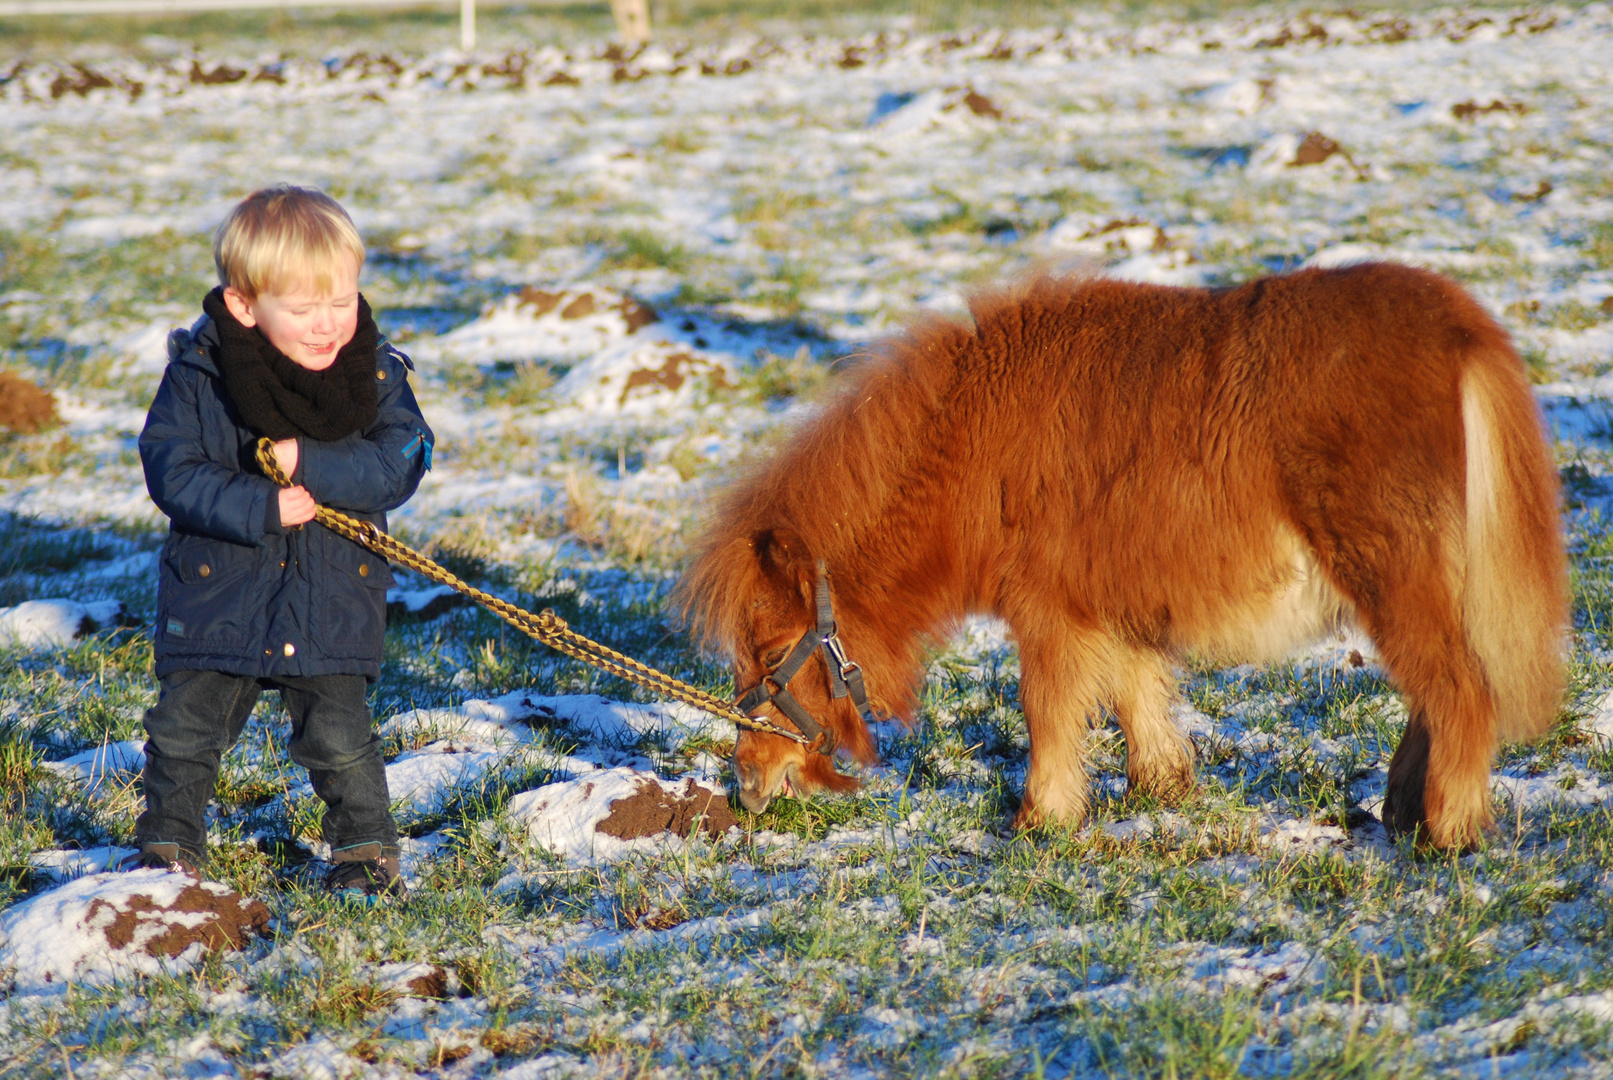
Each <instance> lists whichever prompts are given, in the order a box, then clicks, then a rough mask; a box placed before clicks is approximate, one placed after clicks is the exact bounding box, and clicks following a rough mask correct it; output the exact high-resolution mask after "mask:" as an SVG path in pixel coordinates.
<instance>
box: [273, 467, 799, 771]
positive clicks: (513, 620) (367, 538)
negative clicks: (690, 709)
mask: <svg viewBox="0 0 1613 1080" xmlns="http://www.w3.org/2000/svg"><path fill="white" fill-rule="evenodd" d="M257 457H258V465H259V467H260V468H262V469H263V475H265V476H267V477H268V478H269V479H270V480H273V481H274V482H275V483H276V484H279V485H280V486H281V487H290V486H291V478H290V477H289V476H287V475H286V474H285V471H284V470H282V469H281V468H280V462H279V461H277V460H276V459H275V456H274V442H273V440H270V439H266V438H265V439H259V440H258V452H257ZM314 520H315V521H317V522H319V523H320V524H321V525H323V526H325V527H326V528H327V529H330V530H331V531H332V532H335V533H339V534H340V535H342V536H345V537H346V538H347V539H349V540H351V541H353V542H354V543H356V544H362V545H363V546H364V547H367V548H369V549H370V550H371V551H373V552H375V553H376V554H377V555H379V556H381V557H382V558H383V559H386V560H388V561H389V562H394V563H397V564H398V565H399V566H402V567H405V568H407V569H409V570H412V571H414V572H415V573H417V574H420V575H421V576H422V577H428V578H430V579H431V580H432V581H436V582H439V583H441V584H443V585H447V586H448V587H449V588H451V589H453V590H455V591H456V592H461V593H464V594H465V595H466V596H468V597H470V598H471V599H472V600H474V601H476V602H477V603H478V604H481V605H482V606H483V607H485V608H487V609H488V610H489V611H491V612H492V613H493V614H495V615H497V616H498V617H499V618H501V619H503V620H504V621H505V622H507V623H509V624H510V625H511V626H513V627H515V628H516V629H517V630H519V631H521V632H522V633H523V634H526V635H527V636H528V637H532V638H536V639H537V640H538V641H539V642H541V643H542V644H544V645H547V646H549V648H551V649H554V650H555V651H556V652H560V653H564V654H565V655H566V656H569V657H571V658H572V659H573V660H581V661H582V662H583V663H585V664H589V665H591V666H593V667H596V668H599V669H600V670H601V671H605V672H609V673H610V674H612V675H615V676H617V677H618V678H622V679H626V680H627V681H628V682H632V683H637V684H638V685H639V686H642V687H644V688H645V689H647V690H651V691H653V692H655V693H657V694H661V695H664V696H666V697H670V698H673V699H675V700H677V701H681V702H683V703H684V704H686V705H693V706H694V707H695V708H697V709H700V710H702V711H703V712H708V713H711V714H712V715H713V716H720V717H722V718H723V719H724V720H727V721H729V722H730V723H733V724H736V725H738V726H739V727H745V728H750V729H751V730H753V731H765V732H767V733H768V734H769V735H782V736H783V737H784V738H786V739H790V740H793V741H795V742H798V743H805V742H806V741H807V740H806V739H805V738H804V737H803V736H801V735H800V734H798V733H796V732H794V731H786V730H784V729H783V728H781V727H778V726H777V725H775V724H771V723H769V722H768V721H766V720H762V719H759V718H757V717H752V716H746V715H745V714H744V713H742V712H740V711H739V710H737V709H735V708H734V706H733V704H732V703H731V702H728V701H724V700H723V699H722V698H720V697H717V696H716V695H714V694H708V693H707V692H706V691H704V690H702V689H700V688H699V687H697V686H690V685H689V684H688V683H686V682H683V681H681V680H679V679H675V678H673V677H672V676H671V675H668V674H666V673H665V672H662V671H657V670H656V669H655V668H652V667H650V666H649V665H648V664H642V663H640V662H639V661H637V660H634V659H633V658H632V657H630V656H624V655H623V654H622V653H619V652H617V651H616V650H615V649H612V648H610V647H609V646H606V645H601V644H600V643H599V642H597V641H594V640H591V639H590V638H586V637H584V636H583V635H581V634H579V633H577V631H575V630H573V629H572V628H571V627H570V626H568V625H567V624H566V620H564V619H562V618H561V617H560V616H558V615H556V614H555V613H554V612H552V611H547V610H546V611H544V612H542V613H541V614H536V615H534V614H533V613H532V612H530V611H525V610H523V609H521V608H518V607H516V606H515V605H514V604H512V603H510V602H509V601H507V600H500V599H499V598H498V597H496V596H494V595H493V594H492V593H488V592H483V591H482V590H481V589H478V588H476V587H475V586H474V585H471V584H469V583H468V582H466V581H463V580H461V579H460V578H458V577H455V576H454V575H453V574H452V573H451V572H450V571H448V570H446V569H444V568H443V567H441V566H439V565H437V564H436V563H434V562H432V561H431V560H430V559H428V558H426V557H425V556H424V555H422V554H420V553H419V552H418V551H415V550H414V549H413V548H410V547H408V546H407V545H405V544H403V543H401V542H400V541H398V540H396V539H394V538H393V537H391V536H389V535H388V534H386V533H384V532H382V531H381V530H380V529H379V528H378V527H376V526H375V525H373V524H371V523H370V522H368V521H359V520H358V519H357V518H351V517H348V516H347V515H346V514H344V513H342V512H341V511H340V510H332V509H331V508H330V507H328V506H316V507H315V508H314Z"/></svg>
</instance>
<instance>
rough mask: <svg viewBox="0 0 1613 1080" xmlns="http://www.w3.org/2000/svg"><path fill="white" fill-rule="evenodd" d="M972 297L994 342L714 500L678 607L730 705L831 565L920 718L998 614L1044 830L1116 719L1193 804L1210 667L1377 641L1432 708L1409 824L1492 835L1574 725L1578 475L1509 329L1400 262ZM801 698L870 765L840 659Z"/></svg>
mask: <svg viewBox="0 0 1613 1080" xmlns="http://www.w3.org/2000/svg"><path fill="white" fill-rule="evenodd" d="M971 308H972V314H973V317H974V326H973V328H970V327H968V326H965V325H961V324H959V323H955V322H951V321H946V320H942V319H930V320H926V321H922V322H919V323H917V324H916V325H914V326H913V327H912V328H911V329H910V330H909V331H908V333H907V334H906V335H905V336H903V337H901V338H898V339H896V340H894V341H892V342H890V343H888V344H887V345H886V346H885V347H884V348H883V349H882V350H880V351H879V353H878V354H877V355H876V356H874V357H873V358H872V359H869V360H867V361H865V362H864V363H862V364H861V365H859V366H858V367H856V368H854V369H853V370H852V371H851V372H850V373H849V374H848V375H847V376H845V377H844V378H843V380H842V383H841V386H840V387H839V390H838V393H837V394H836V395H835V396H834V397H833V398H832V400H831V401H830V402H829V403H828V404H827V406H826V407H825V408H824V410H823V412H822V414H821V415H820V416H819V417H818V418H816V419H815V420H813V421H811V422H809V423H807V424H805V425H803V427H802V428H801V429H800V430H798V431H797V432H796V433H795V434H794V436H793V437H792V439H791V440H790V441H789V442H788V444H787V445H786V446H785V447H784V448H783V450H782V451H781V452H780V453H779V454H778V455H777V456H776V457H775V458H774V459H773V460H772V461H770V462H769V463H767V464H766V465H765V466H763V467H761V468H760V469H758V470H756V471H754V472H753V473H752V474H751V475H749V476H747V477H745V478H743V479H742V480H740V481H739V482H738V483H737V484H735V486H734V487H733V488H732V489H731V490H730V491H729V492H728V493H727V495H726V496H725V498H724V499H723V500H722V501H721V503H720V505H719V506H718V508H717V509H716V512H715V514H714V518H713V520H714V522H715V523H714V524H713V525H712V526H711V528H710V529H709V531H708V532H707V533H706V535H705V536H704V537H703V538H702V540H701V541H700V542H699V544H698V545H697V547H696V554H695V556H694V558H693V561H692V563H691V565H690V567H689V570H688V572H687V574H686V575H685V577H684V579H683V581H682V583H681V585H680V603H681V604H682V607H683V610H684V611H685V613H686V614H687V615H688V616H689V618H690V619H691V620H692V621H693V622H694V623H695V624H696V625H697V626H698V628H699V630H700V631H701V633H702V634H703V637H704V640H705V641H706V642H707V643H708V644H710V645H712V646H714V647H717V648H719V649H721V650H723V651H725V652H727V653H728V654H729V655H730V656H732V658H733V660H734V664H735V678H736V685H737V686H738V687H739V688H740V689H745V688H747V687H749V686H751V685H753V684H754V683H755V682H756V681H757V680H758V679H759V678H760V677H761V675H762V673H763V672H764V671H765V670H766V667H767V665H768V664H769V663H770V662H772V655H770V654H773V655H776V654H777V652H778V650H779V649H780V648H781V647H783V646H787V645H789V644H791V643H793V641H794V640H795V638H796V637H798V636H799V635H800V634H801V633H802V632H804V631H805V630H806V629H807V628H808V627H809V626H810V625H811V624H812V605H811V588H812V580H813V576H814V570H813V568H814V566H815V564H816V562H817V560H820V559H821V560H824V561H825V562H826V564H827V566H828V569H829V575H830V581H831V584H832V587H833V591H834V599H835V605H836V614H837V616H838V618H839V622H840V629H841V637H842V639H843V640H844V642H845V644H846V647H847V649H848V651H849V652H850V654H851V656H852V657H853V659H855V660H857V661H858V662H860V663H861V664H862V665H863V666H864V669H865V671H866V673H867V681H868V686H869V691H870V695H871V696H872V697H873V698H874V700H875V703H876V705H878V706H879V707H881V708H883V709H884V710H886V711H888V712H890V713H892V714H894V715H896V716H899V717H901V718H903V719H911V717H912V715H913V709H914V705H915V692H916V690H917V686H918V681H919V679H920V677H921V669H920V663H921V655H922V650H923V649H924V647H925V646H926V645H927V644H928V643H930V642H932V641H934V640H936V639H937V638H940V637H943V636H944V635H946V634H947V633H948V632H949V631H950V630H951V629H952V628H953V627H955V626H956V624H957V622H958V620H959V619H960V618H961V617H963V616H964V615H966V614H969V613H987V614H991V615H996V616H999V617H1001V618H1003V619H1005V620H1006V621H1007V622H1008V623H1009V625H1010V626H1011V627H1012V629H1013V633H1014V636H1015V638H1016V640H1017V642H1018V646H1019V650H1020V659H1021V672H1022V675H1021V678H1022V681H1021V687H1020V697H1021V703H1022V705H1023V707H1024V711H1025V719H1026V724H1027V726H1028V728H1029V732H1030V743H1031V750H1030V765H1029V769H1028V772H1027V775H1026V781H1025V793H1024V801H1023V804H1022V808H1021V810H1020V814H1019V818H1018V821H1019V823H1020V824H1021V825H1032V824H1036V823H1040V822H1043V821H1050V820H1056V821H1064V822H1076V821H1079V820H1080V819H1081V818H1082V816H1083V815H1084V814H1085V811H1086V801H1087V795H1086V789H1087V776H1086V768H1085V756H1084V744H1085V738H1086V734H1087V731H1088V725H1089V723H1090V722H1091V720H1092V719H1093V717H1094V716H1095V715H1097V713H1098V710H1099V709H1100V708H1101V707H1103V706H1108V707H1109V708H1110V709H1112V710H1113V711H1114V713H1115V715H1116V717H1117V718H1118V719H1119V722H1120V725H1121V728H1122V731H1123V732H1124V734H1125V737H1126V741H1127V747H1128V759H1127V773H1128V776H1129V777H1130V780H1131V782H1132V783H1133V784H1134V785H1136V786H1137V787H1139V788H1141V789H1143V790H1148V791H1152V792H1154V793H1156V794H1158V795H1160V796H1162V797H1167V798H1168V797H1174V796H1178V795H1180V794H1182V793H1183V792H1185V791H1186V790H1188V789H1189V788H1190V787H1191V785H1192V783H1193V763H1192V753H1191V749H1190V746H1189V744H1188V743H1187V741H1186V740H1185V739H1184V738H1183V736H1182V735H1181V733H1180V732H1179V731H1178V730H1177V729H1176V727H1175V725H1174V724H1173V723H1172V722H1171V720H1170V718H1169V713H1168V710H1169V705H1170V703H1171V700H1172V696H1173V694H1174V692H1175V680H1174V675H1173V669H1174V666H1175V664H1176V663H1177V662H1178V661H1179V660H1180V658H1181V657H1182V656H1183V655H1184V654H1186V653H1188V652H1193V653H1199V654H1206V655H1211V656H1218V657H1223V658H1226V659H1228V660H1234V659H1260V658H1269V657H1272V656H1275V655H1280V654H1281V653H1282V652H1283V651H1285V650H1287V649H1289V648H1292V647H1293V646H1294V645H1297V644H1302V643H1303V642H1304V641H1306V640H1308V639H1314V638H1315V637H1316V636H1317V635H1318V634H1319V633H1321V632H1323V631H1325V630H1328V629H1330V628H1332V627H1334V626H1336V625H1337V624H1338V623H1340V622H1353V623H1355V624H1357V625H1359V626H1360V627H1361V628H1362V629H1364V630H1365V631H1366V632H1367V633H1368V634H1369V635H1370V636H1371V637H1372V639H1373V641H1374V642H1375V644H1376V646H1377V649H1378V653H1379V655H1380V657H1381V658H1382V660H1383V663H1384V665H1385V667H1386V668H1387V669H1388V671H1389V672H1390V674H1391V675H1392V677H1393V678H1394V680H1395V682H1396V684H1397V685H1398V687H1399V688H1400V690H1401V691H1402V693H1403V694H1404V696H1405V698H1406V702H1407V706H1408V708H1409V710H1410V713H1411V720H1410V723H1409V725H1408V727H1407V731H1406V735H1405V737H1404V739H1403V741H1402V744H1401V746H1400V748H1399V750H1398V751H1397V753H1396V754H1395V756H1394V759H1393V761H1392V763H1391V765H1390V770H1389V774H1390V784H1389V792H1388V799H1387V802H1386V806H1385V819H1386V823H1387V824H1388V825H1389V826H1390V827H1391V828H1392V829H1395V830H1397V831H1400V832H1416V833H1418V834H1419V835H1420V837H1421V839H1422V840H1423V841H1424V842H1426V843H1430V844H1433V845H1436V846H1441V847H1458V846H1464V845H1470V844H1472V843H1474V842H1475V841H1476V840H1477V839H1478V837H1479V835H1480V833H1481V831H1482V830H1483V829H1484V828H1485V827H1486V826H1487V825H1488V824H1489V823H1490V820H1491V818H1490V809H1489V802H1490V801H1489V786H1488V784H1489V770H1490V763H1491V759H1492V756H1493V753H1494V751H1495V748H1496V745H1497V742H1498V740H1499V739H1502V738H1505V739H1527V738H1530V737H1532V736H1536V735H1538V734H1540V733H1541V732H1543V731H1544V730H1545V729H1546V728H1547V727H1548V726H1549V725H1550V724H1551V722H1552V720H1553V718H1554V716H1555V714H1556V709H1557V705H1558V701H1559V698H1560V695H1561V691H1562V673H1561V659H1560V650H1561V647H1562V645H1561V643H1562V635H1563V633H1564V631H1565V628H1566V626H1567V584H1566V580H1567V579H1566V569H1565V560H1564V555H1563V548H1562V541H1561V537H1560V534H1559V523H1558V510H1557V502H1558V493H1557V479H1556V474H1555V471H1554V470H1553V468H1552V465H1551V461H1550V458H1549V456H1548V453H1547V450H1546V447H1545V444H1544V440H1543V438H1542V433H1541V424H1540V419H1539V415H1538V412H1537V409H1536V406H1535V403H1534V400H1533V397H1532V396H1531V394H1530V392H1529V388H1528V384H1527V381H1526V379H1525V377H1524V373H1523V368H1522V365H1521V363H1520V362H1519V360H1518V357H1517V355H1516V354H1515V353H1514V351H1513V349H1512V347H1511V345H1510V344H1509V342H1508V340H1507V336H1506V334H1505V332H1504V331H1503V330H1502V329H1501V328H1500V327H1499V326H1497V325H1496V323H1495V322H1494V321H1493V320H1492V319H1491V318H1489V316H1487V315H1486V314H1485V313H1484V311H1483V310H1482V309H1481V308H1480V307H1479V306H1478V304H1477V303H1475V302H1474V301H1473V300H1472V298H1470V297H1469V296H1468V295H1467V294H1465V293H1464V292H1463V291H1462V290H1461V289H1460V288H1459V287H1457V286H1456V285H1455V284H1453V283H1451V282H1450V281H1447V280H1445V279H1444V278H1441V277H1438V276H1436V275H1433V274H1429V273H1424V272H1421V271H1417V270H1412V269H1408V268H1405V267H1399V266H1391V265H1382V264H1379V265H1366V266H1355V267H1350V268H1346V269H1336V270H1307V271H1302V272H1299V273H1296V274H1292V275H1289V276H1286V277H1276V278H1268V279H1265V280H1261V281H1256V282H1253V283H1251V284H1248V285H1245V286H1242V287H1240V288H1236V289H1230V290H1208V289H1175V288H1164V287H1156V286H1148V285H1137V284H1129V283H1122V282H1113V281H1103V280H1075V281H1070V280H1057V279H1051V278H1039V279H1036V280H1032V281H1030V282H1028V283H1026V284H1024V285H1022V286H1019V287H1017V288H1015V289H1011V290H1007V291H1003V292H997V293H991V294H986V295H982V296H980V297H978V298H976V299H975V301H974V302H973V304H972V305H971ZM791 690H792V691H793V692H795V693H796V696H797V697H798V698H800V699H801V701H802V703H803V704H804V705H806V707H807V708H808V709H810V710H812V711H813V712H814V714H815V715H817V716H818V717H819V718H820V719H821V720H824V721H825V722H827V723H829V724H831V725H832V726H833V727H834V728H835V730H836V731H837V733H838V734H839V736H840V739H841V744H842V746H843V747H844V749H845V750H846V751H847V752H848V753H849V754H850V755H851V756H852V757H854V758H858V759H860V760H863V761H871V760H872V759H873V757H874V746H873V742H872V739H871V737H870V736H869V733H868V732H867V730H866V728H865V727H864V725H863V724H862V722H861V721H860V720H859V718H858V717H857V715H856V713H855V712H854V711H853V710H852V709H851V708H850V706H849V705H848V704H847V703H846V702H844V701H840V702H831V700H830V698H829V695H828V690H827V681H826V673H825V672H824V670H823V667H822V664H821V662H818V661H814V662H813V663H812V664H811V665H809V666H808V667H807V668H805V669H804V670H803V672H802V673H801V674H800V675H798V676H797V678H796V680H795V682H794V683H792V685H791ZM770 715H771V716H772V718H773V719H774V720H775V721H777V722H781V723H787V721H784V720H783V718H782V717H780V716H778V715H776V714H771V713H770ZM736 765H737V771H738V775H739V780H740V786H741V795H742V798H744V800H745V802H746V803H747V805H750V806H752V807H753V808H756V807H759V806H762V805H765V804H766V802H767V800H768V798H770V797H771V796H772V795H774V794H775V793H776V792H777V791H779V790H780V789H782V788H784V787H785V786H786V785H787V784H790V783H792V782H793V784H794V785H795V786H796V787H797V788H799V789H800V790H802V791H812V790H815V789H818V788H822V787H830V788H839V789H844V788H847V787H850V786H855V782H854V781H851V780H849V779H848V778H845V777H842V776H840V775H839V774H837V773H836V772H835V770H834V769H833V768H832V767H831V765H830V762H829V761H828V760H827V759H825V758H822V757H821V756H819V755H810V756H809V755H806V754H804V753H803V752H802V751H801V748H800V747H799V746H797V745H796V744H793V743H790V742H788V741H787V740H784V739H780V738H778V737H777V736H764V735H757V734H753V733H745V734H743V735H741V737H740V742H739V746H738V750H737V752H736Z"/></svg>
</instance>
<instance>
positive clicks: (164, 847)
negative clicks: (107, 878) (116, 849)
mask: <svg viewBox="0 0 1613 1080" xmlns="http://www.w3.org/2000/svg"><path fill="white" fill-rule="evenodd" d="M200 863H201V860H200V859H198V858H196V856H194V855H192V854H191V853H190V852H188V851H185V850H184V849H182V848H181V847H180V846H179V845H178V844H153V843H145V844H141V845H140V850H139V851H137V852H135V853H134V854H133V855H130V856H128V857H127V858H125V859H122V860H120V861H119V863H118V869H119V870H178V871H181V872H182V873H186V874H191V875H193V876H195V875H197V870H196V867H197V866H198V865H200Z"/></svg>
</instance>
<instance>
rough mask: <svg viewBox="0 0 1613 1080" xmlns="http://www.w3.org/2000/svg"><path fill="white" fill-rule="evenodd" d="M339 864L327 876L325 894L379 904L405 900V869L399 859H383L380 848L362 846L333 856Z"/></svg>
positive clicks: (368, 845) (371, 845) (373, 845)
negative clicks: (387, 901) (386, 901)
mask: <svg viewBox="0 0 1613 1080" xmlns="http://www.w3.org/2000/svg"><path fill="white" fill-rule="evenodd" d="M332 861H333V862H334V863H335V864H336V865H334V866H332V867H331V868H330V873H328V874H326V875H325V891H326V892H328V893H330V894H331V895H333V896H338V897H341V898H342V899H344V900H357V901H361V902H363V903H365V904H377V903H380V902H381V901H383V900H402V899H403V898H404V897H405V896H406V895H407V892H408V891H407V890H406V889H405V888H404V886H403V868H402V867H401V866H400V865H399V863H398V858H397V856H396V855H382V854H381V845H380V844H360V845H358V846H357V847H352V848H345V849H343V850H341V851H338V852H336V853H334V855H332Z"/></svg>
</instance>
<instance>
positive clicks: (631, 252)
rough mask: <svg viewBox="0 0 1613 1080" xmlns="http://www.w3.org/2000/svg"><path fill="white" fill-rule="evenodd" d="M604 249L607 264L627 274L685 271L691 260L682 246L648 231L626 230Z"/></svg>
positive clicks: (688, 253)
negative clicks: (649, 271) (656, 270)
mask: <svg viewBox="0 0 1613 1080" xmlns="http://www.w3.org/2000/svg"><path fill="white" fill-rule="evenodd" d="M605 247H606V256H605V261H606V264H607V265H608V266H613V267H620V268H622V269H625V270H646V269H661V270H683V269H686V268H687V267H688V265H689V262H690V259H691V257H692V256H691V254H690V252H689V250H688V249H687V248H685V247H683V245H681V244H678V243H676V242H673V241H669V240H666V239H664V238H663V237H660V236H658V235H656V234H655V233H652V232H650V231H648V230H645V229H624V230H623V231H621V232H619V233H617V234H616V236H615V237H614V238H613V239H612V240H610V241H608V242H607V243H606V245H605Z"/></svg>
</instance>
